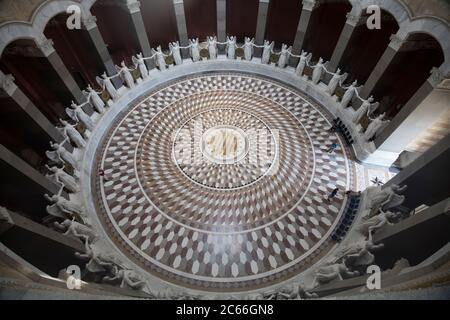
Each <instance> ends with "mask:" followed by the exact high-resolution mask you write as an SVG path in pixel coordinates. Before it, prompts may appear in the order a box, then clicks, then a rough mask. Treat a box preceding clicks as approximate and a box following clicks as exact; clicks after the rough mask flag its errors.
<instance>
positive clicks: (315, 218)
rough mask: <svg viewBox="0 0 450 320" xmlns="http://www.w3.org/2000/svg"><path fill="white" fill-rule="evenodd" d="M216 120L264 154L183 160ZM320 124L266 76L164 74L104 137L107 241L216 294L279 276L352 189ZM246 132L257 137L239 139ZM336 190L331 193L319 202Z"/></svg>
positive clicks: (311, 255)
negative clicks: (169, 77)
mask: <svg viewBox="0 0 450 320" xmlns="http://www.w3.org/2000/svg"><path fill="white" fill-rule="evenodd" d="M198 120H201V123H202V127H201V128H200V130H199V131H196V130H194V128H195V126H196V123H198ZM222 126H229V127H230V128H236V129H233V130H232V131H231V132H245V133H246V134H245V139H246V143H248V144H249V145H253V144H255V145H256V147H255V148H253V150H256V154H260V153H261V152H260V151H261V150H264V151H266V152H263V153H262V154H264V156H262V157H260V158H258V159H257V160H258V161H256V162H254V161H248V158H249V157H251V156H252V152H247V151H248V150H246V151H245V153H244V155H245V156H244V157H242V158H239V159H238V161H234V162H233V161H232V162H229V163H224V164H221V163H216V162H214V161H210V160H208V159H206V160H205V159H202V161H197V162H196V161H192V157H193V155H194V154H196V153H197V154H200V155H201V153H202V144H201V143H197V142H199V141H200V142H201V141H202V136H203V135H204V134H205V132H207V131H208V129H211V128H216V127H218V128H222ZM329 127H330V122H329V118H328V116H327V115H326V114H325V113H324V111H323V110H321V108H320V107H319V106H317V105H314V104H313V103H312V102H311V101H309V100H308V99H307V97H305V96H303V95H302V94H300V93H299V92H296V91H294V90H292V89H290V88H288V87H286V86H283V85H281V84H279V83H276V82H274V81H272V80H268V79H264V78H259V77H256V76H251V75H244V74H237V73H234V74H233V73H231V74H223V73H214V74H210V75H202V76H194V77H191V78H187V79H183V80H179V81H175V82H174V83H171V84H168V85H167V86H166V87H164V88H162V89H159V90H158V91H155V92H151V93H150V94H149V95H148V96H147V97H145V98H144V99H142V101H140V102H139V103H137V104H136V105H133V106H130V108H129V110H128V111H127V112H125V113H123V114H122V115H121V116H120V119H117V121H116V123H115V125H114V126H113V127H112V128H111V129H110V131H109V133H108V134H107V136H105V137H104V141H103V145H102V148H101V149H99V151H98V157H97V162H98V166H99V167H102V168H103V169H104V171H105V177H106V179H104V178H103V177H95V178H94V183H95V185H96V188H94V189H95V190H96V193H97V195H96V199H98V203H97V210H98V214H99V216H100V218H101V221H102V222H103V223H104V226H105V229H106V230H107V231H108V234H109V235H110V237H111V238H112V240H113V241H114V242H115V243H116V244H117V246H118V247H119V249H121V250H122V251H123V252H124V253H125V254H127V255H128V256H129V257H130V258H131V259H132V260H133V261H135V262H136V263H137V264H139V265H140V266H142V267H143V268H144V269H146V270H148V271H149V272H150V273H152V274H154V275H157V276H159V277H160V278H162V279H164V280H167V281H171V282H173V283H177V284H180V285H184V286H188V287H192V288H197V289H202V290H224V291H226V290H239V289H241V290H243V289H245V290H248V289H251V288H257V287H262V286H266V285H269V284H272V283H274V282H277V281H281V280H284V279H287V278H289V277H291V276H293V275H295V274H298V273H299V272H301V271H302V270H305V269H306V268H307V267H309V266H310V265H311V264H312V263H314V262H315V261H316V260H317V259H318V258H320V255H321V254H323V253H324V252H326V250H327V249H329V245H330V243H329V241H330V240H329V235H330V234H331V232H332V230H333V228H334V226H335V223H336V222H337V220H338V219H339V217H340V214H341V211H342V208H343V206H344V197H343V196H342V194H343V191H345V190H348V189H351V188H352V187H353V183H352V181H353V179H352V171H353V167H352V165H351V162H350V161H349V160H348V155H347V153H348V152H347V150H346V149H345V147H344V145H343V144H342V142H341V140H340V139H339V138H338V137H337V136H336V135H335V134H332V133H329V132H328V130H327V129H328V128H329ZM251 129H260V130H261V132H263V131H264V132H268V134H267V135H265V136H264V137H263V138H262V139H260V137H258V135H256V138H255V136H252V137H253V138H248V137H249V136H251V135H247V133H248V132H249V130H251ZM257 131H258V130H257ZM224 136H225V135H224ZM208 137H210V136H208ZM227 137H231V138H230V139H231V140H230V139H228V138H227V139H228V140H227V139H222V140H221V142H220V143H221V144H222V143H223V141H227V143H228V142H229V143H228V144H229V145H231V146H235V148H236V150H238V149H239V148H240V144H241V142H240V140H239V139H238V138H236V139H235V137H234V136H233V134H231V135H228V136H227ZM233 139H235V140H233ZM193 142H194V143H193ZM333 142H336V143H337V144H338V145H339V147H338V149H337V150H336V151H335V152H334V153H332V154H330V153H328V152H327V149H328V146H329V145H330V144H331V143H333ZM233 143H234V144H233ZM186 146H189V147H188V148H187V149H186ZM247 147H248V146H247ZM247 147H245V148H247ZM243 148H244V147H243ZM249 149H252V148H249ZM180 150H189V151H190V152H187V153H186V152H183V151H180ZM239 150H240V149H239ZM336 187H338V188H340V190H341V191H342V192H341V193H339V194H338V196H337V197H336V198H334V199H332V200H331V201H328V200H327V199H326V198H327V195H328V194H329V193H330V192H331V191H332V190H333V189H334V188H336Z"/></svg>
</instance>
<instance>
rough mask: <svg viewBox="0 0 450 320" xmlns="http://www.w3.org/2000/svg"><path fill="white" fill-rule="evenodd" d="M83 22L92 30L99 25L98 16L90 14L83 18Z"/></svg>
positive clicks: (87, 28)
mask: <svg viewBox="0 0 450 320" xmlns="http://www.w3.org/2000/svg"><path fill="white" fill-rule="evenodd" d="M83 24H84V26H85V28H86V30H91V29H94V28H96V27H97V17H95V16H93V15H90V16H88V17H86V18H84V19H83Z"/></svg>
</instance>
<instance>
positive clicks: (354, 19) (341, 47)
mask: <svg viewBox="0 0 450 320" xmlns="http://www.w3.org/2000/svg"><path fill="white" fill-rule="evenodd" d="M361 20H363V21H362V22H364V19H361V15H353V14H352V13H351V12H349V13H348V14H347V21H346V22H345V25H344V28H343V29H342V32H341V35H340V36H339V40H338V42H337V44H336V47H335V48H334V51H333V55H332V56H331V60H330V63H329V64H328V69H329V70H330V71H331V72H334V71H336V69H337V68H338V67H339V63H340V62H341V59H342V56H343V55H344V52H345V49H347V46H348V43H349V41H350V38H351V37H352V34H353V31H354V30H355V28H356V27H357V26H359V25H360V24H361Z"/></svg>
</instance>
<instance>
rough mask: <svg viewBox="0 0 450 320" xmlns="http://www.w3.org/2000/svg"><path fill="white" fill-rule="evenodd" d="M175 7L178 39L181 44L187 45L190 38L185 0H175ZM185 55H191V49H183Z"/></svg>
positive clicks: (185, 56)
mask: <svg viewBox="0 0 450 320" xmlns="http://www.w3.org/2000/svg"><path fill="white" fill-rule="evenodd" d="M173 8H174V11H175V18H176V20H177V31H178V39H179V40H180V45H181V46H184V47H185V46H187V45H188V44H189V38H188V33H187V27H186V17H185V15H184V3H183V0H173ZM181 52H182V54H183V57H184V58H187V57H189V51H188V50H186V49H184V50H181Z"/></svg>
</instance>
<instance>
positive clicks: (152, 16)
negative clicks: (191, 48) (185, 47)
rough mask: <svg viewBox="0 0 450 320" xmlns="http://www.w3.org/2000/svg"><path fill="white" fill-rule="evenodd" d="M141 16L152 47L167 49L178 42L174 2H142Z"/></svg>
mask: <svg viewBox="0 0 450 320" xmlns="http://www.w3.org/2000/svg"><path fill="white" fill-rule="evenodd" d="M141 14H142V18H143V20H144V25H145V30H146V31H147V36H148V38H149V41H150V46H151V47H153V48H155V47H157V46H159V45H161V46H163V47H167V46H168V44H169V42H173V41H177V40H178V31H177V21H176V18H175V10H174V8H173V3H172V1H166V0H152V1H141Z"/></svg>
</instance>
